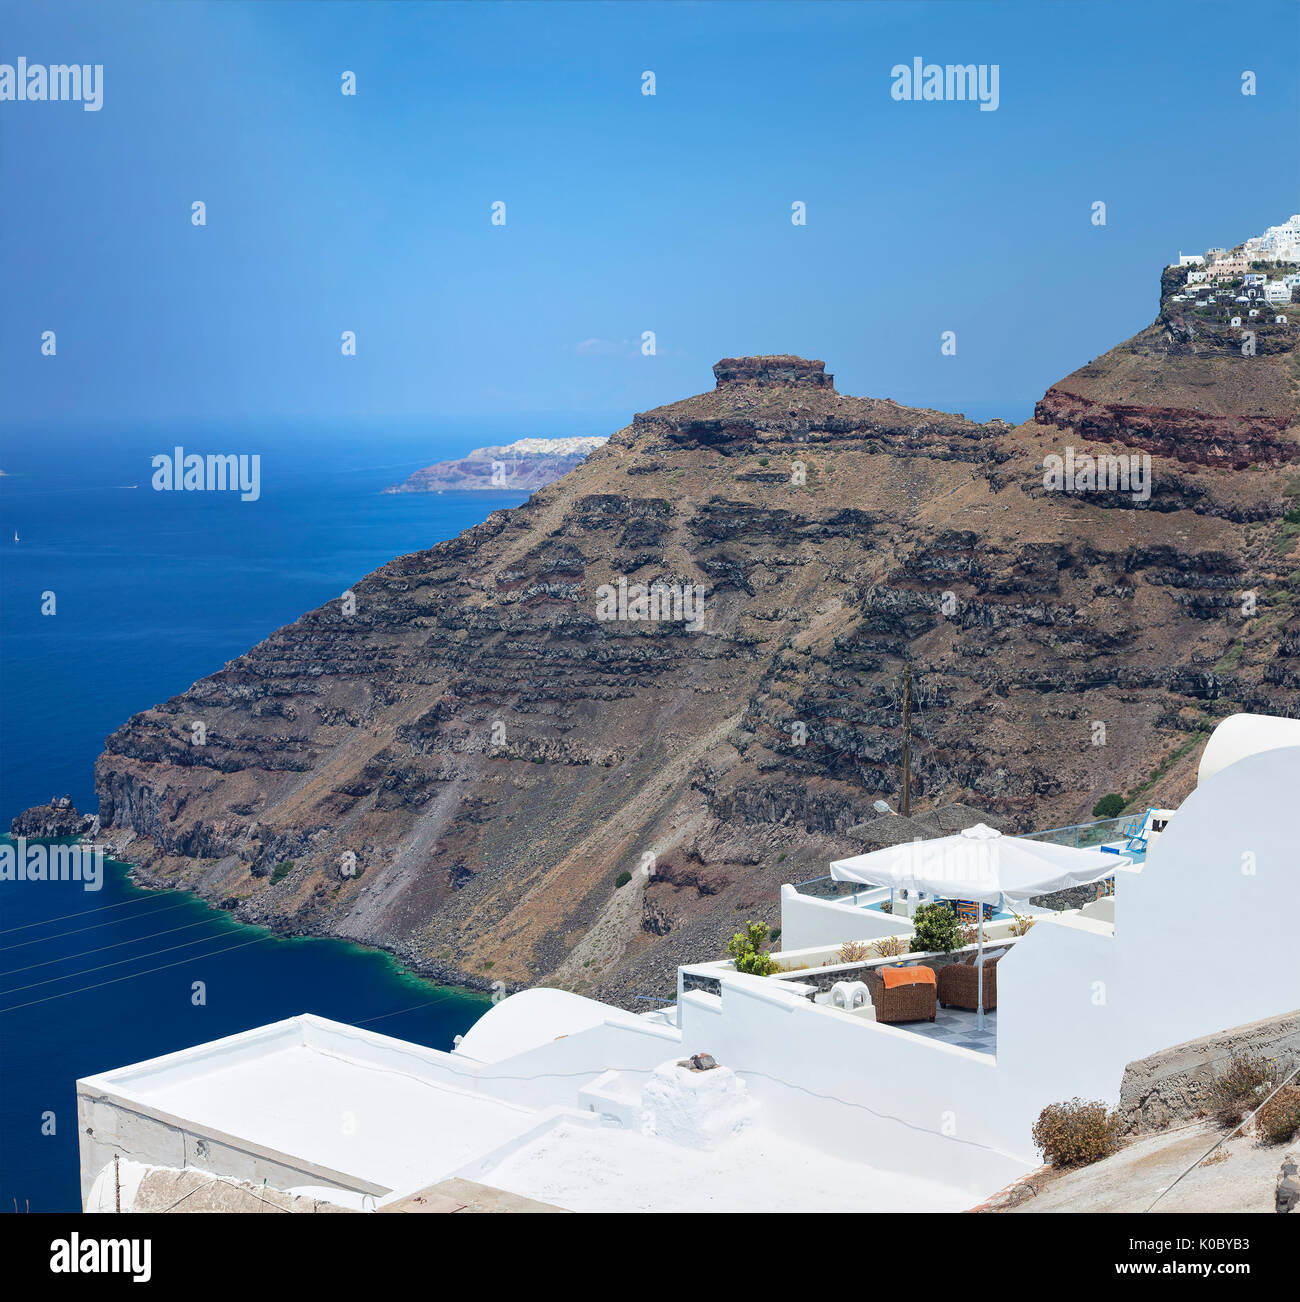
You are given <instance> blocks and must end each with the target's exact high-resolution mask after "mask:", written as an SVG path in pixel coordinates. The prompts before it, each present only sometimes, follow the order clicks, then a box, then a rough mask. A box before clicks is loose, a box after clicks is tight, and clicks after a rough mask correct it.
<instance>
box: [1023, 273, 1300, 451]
mask: <svg viewBox="0 0 1300 1302" xmlns="http://www.w3.org/2000/svg"><path fill="white" fill-rule="evenodd" d="M1188 271H1189V268H1187V267H1167V268H1166V269H1165V272H1164V275H1163V277H1162V278H1161V283H1160V294H1161V301H1160V318H1159V320H1158V321H1157V322H1156V323H1155V324H1154V325H1152V326H1150V327H1148V329H1146V330H1143V331H1141V332H1140V333H1139V334H1137V335H1135V336H1134V337H1133V338H1132V339H1129V340H1127V341H1125V342H1124V343H1122V344H1120V345H1119V346H1118V347H1117V348H1113V349H1112V350H1111V351H1110V352H1109V353H1107V354H1105V356H1103V357H1099V358H1098V359H1097V360H1096V361H1094V362H1091V363H1089V364H1088V365H1087V366H1083V367H1080V368H1079V370H1077V371H1075V372H1074V374H1072V375H1067V376H1066V377H1065V379H1063V380H1061V381H1060V382H1059V383H1058V384H1054V385H1052V387H1051V388H1050V389H1048V391H1047V393H1046V394H1044V396H1043V399H1042V401H1041V402H1039V403H1038V405H1037V407H1035V409H1034V420H1035V421H1037V422H1038V423H1040V424H1043V425H1056V426H1059V427H1062V428H1064V429H1069V430H1071V431H1073V432H1075V433H1077V434H1078V435H1080V436H1081V437H1084V438H1089V439H1100V440H1103V441H1106V442H1115V443H1119V444H1121V445H1123V446H1124V447H1126V448H1128V449H1131V450H1137V451H1144V452H1148V453H1150V454H1151V455H1153V456H1160V457H1168V458H1172V459H1174V460H1178V461H1184V462H1193V463H1196V464H1199V465H1204V466H1226V467H1229V468H1231V469H1235V470H1241V469H1245V468H1247V467H1249V466H1253V465H1270V466H1280V465H1283V464H1285V463H1287V462H1290V461H1296V460H1300V440H1297V438H1296V437H1295V433H1294V428H1293V427H1294V425H1295V424H1296V420H1297V416H1298V415H1300V404H1298V403H1297V397H1296V391H1297V387H1298V386H1297V380H1300V368H1297V351H1296V350H1297V343H1298V341H1300V314H1298V313H1296V312H1289V313H1286V312H1284V313H1281V314H1280V315H1285V316H1287V317H1288V320H1287V321H1286V322H1284V323H1278V322H1274V321H1273V320H1272V317H1273V316H1274V315H1279V314H1277V313H1273V312H1269V313H1268V314H1267V315H1262V316H1260V317H1259V318H1254V319H1252V318H1248V317H1246V316H1245V315H1244V313H1243V315H1242V316H1241V317H1240V319H1242V320H1245V321H1247V322H1248V326H1249V328H1248V329H1245V328H1242V327H1233V326H1231V325H1230V324H1229V321H1230V320H1231V318H1230V317H1226V311H1227V309H1225V312H1224V313H1221V314H1220V317H1219V318H1214V317H1207V316H1205V315H1204V312H1205V309H1200V310H1198V309H1197V307H1196V304H1195V303H1194V302H1189V301H1186V300H1184V302H1182V303H1179V302H1178V301H1177V300H1178V297H1179V292H1180V291H1182V290H1184V289H1186V288H1187V285H1186V281H1187V275H1188ZM1228 292H1229V293H1234V292H1235V291H1231V290H1230V291H1228ZM1260 302H1261V304H1262V300H1260ZM1233 310H1236V311H1239V312H1241V311H1242V309H1233ZM1225 318H1226V319H1225ZM1288 429H1291V431H1292V432H1291V433H1290V435H1288V433H1287V431H1288Z"/></svg>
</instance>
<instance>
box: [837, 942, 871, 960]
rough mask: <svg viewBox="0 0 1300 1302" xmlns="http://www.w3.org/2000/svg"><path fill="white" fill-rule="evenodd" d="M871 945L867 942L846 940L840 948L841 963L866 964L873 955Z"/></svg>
mask: <svg viewBox="0 0 1300 1302" xmlns="http://www.w3.org/2000/svg"><path fill="white" fill-rule="evenodd" d="M871 949H872V947H871V945H870V944H869V943H868V942H867V941H865V940H846V941H845V942H844V944H842V945H841V946H840V953H839V960H838V961H839V962H841V963H865V962H866V961H867V959H869V958H870V957H871V956H872V955H871Z"/></svg>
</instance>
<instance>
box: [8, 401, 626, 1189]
mask: <svg viewBox="0 0 1300 1302" xmlns="http://www.w3.org/2000/svg"><path fill="white" fill-rule="evenodd" d="M606 428H609V429H613V428H617V423H616V418H612V419H611V421H610V423H609V424H608V426H606ZM589 432H593V431H592V430H591V429H590V426H589V423H576V424H571V423H568V422H566V421H565V420H564V418H562V417H553V418H551V420H550V422H549V423H548V422H546V421H531V422H529V421H526V420H525V421H520V420H518V419H515V420H511V421H510V422H509V423H506V422H501V423H499V424H488V423H486V422H484V423H479V424H477V425H474V426H467V425H464V424H459V425H457V426H454V427H453V426H450V425H449V426H447V427H445V428H440V429H432V430H431V429H429V428H428V427H424V428H413V427H396V428H392V427H389V428H380V429H375V428H348V429H339V430H329V431H323V432H322V431H321V430H319V429H318V428H313V429H311V430H306V429H303V430H296V429H292V428H276V429H270V430H267V429H255V428H215V427H214V428H209V429H199V430H185V431H179V432H178V431H176V430H174V429H169V430H165V431H158V430H155V431H148V430H139V429H120V428H113V429H103V430H97V431H94V432H93V433H87V432H85V431H75V430H73V431H69V430H25V431H12V430H11V431H9V432H7V434H6V438H5V442H4V445H3V446H0V469H3V470H4V471H5V472H6V473H5V476H4V477H3V478H0V825H2V826H3V827H5V828H7V827H8V823H9V820H10V818H12V816H13V815H14V814H16V813H17V812H18V811H19V810H21V809H24V808H26V807H27V806H28V805H32V804H36V803H40V802H43V801H46V800H49V799H50V798H51V797H52V796H55V795H62V794H64V793H68V794H70V795H71V796H72V797H73V800H74V802H75V803H76V805H77V807H78V809H80V810H81V811H83V812H87V811H91V812H93V811H94V810H95V808H96V802H95V799H94V794H93V777H92V774H93V767H94V761H95V758H96V756H97V755H98V754H99V752H100V750H101V749H102V747H103V741H104V738H105V737H106V736H107V735H108V734H109V733H110V732H111V731H113V729H114V728H116V727H117V726H118V725H119V724H120V723H122V722H124V721H125V720H126V719H127V718H128V717H129V716H130V715H131V714H133V713H134V712H135V711H137V710H140V709H144V708H146V707H148V706H150V705H153V704H155V703H157V702H160V701H163V700H165V699H167V698H168V697H169V696H172V695H175V694H176V693H178V692H181V691H184V690H185V689H186V688H187V687H188V686H189V685H190V684H191V683H192V682H193V681H194V680H195V679H197V678H200V677H202V676H204V675H205V674H210V673H213V672H214V671H216V670H218V669H220V668H221V667H222V665H223V664H224V663H225V662H226V661H227V660H229V659H231V658H232V657H234V656H236V655H238V654H240V653H241V652H242V651H244V650H246V649H247V648H248V647H250V646H251V645H253V643H255V642H257V641H259V640H260V639H261V638H263V637H265V636H266V635H267V634H268V633H270V632H272V631H273V630H275V629H276V628H278V627H280V626H281V625H283V624H286V623H288V622H290V621H292V620H293V619H295V618H296V617H297V616H298V615H299V614H301V613H302V612H303V611H306V610H309V609H312V608H313V607H315V606H318V605H320V604H321V603H322V602H324V601H326V600H328V599H330V598H331V597H336V596H338V595H339V593H341V592H342V591H344V590H345V589H346V588H347V587H348V586H349V585H350V584H351V583H353V582H354V581H355V580H356V579H358V578H360V577H361V576H362V575H364V574H366V573H367V572H369V571H370V570H373V569H375V568H376V567H377V566H379V565H382V564H384V563H385V562H387V561H389V560H391V559H392V558H393V557H395V556H398V555H401V554H403V553H406V552H411V551H416V550H419V549H421V548H424V547H428V546H430V545H432V544H433V543H435V542H438V541H440V540H442V539H446V538H450V537H454V536H455V535H456V534H457V533H459V532H460V531H461V530H463V529H465V528H467V527H469V526H470V525H473V524H476V523H478V522H479V521H481V520H483V519H484V518H485V517H486V516H487V515H488V514H489V513H490V512H491V511H493V510H495V509H497V508H499V507H503V506H514V505H516V504H517V503H518V502H519V501H520V500H521V499H520V497H519V495H517V494H510V495H505V494H503V495H501V496H500V497H497V496H491V497H489V496H488V495H485V494H477V493H473V494H471V493H465V494H455V493H448V494H442V495H423V494H421V495H410V494H407V495H383V494H382V493H381V491H380V490H382V489H383V488H384V487H385V486H386V485H388V484H391V483H394V482H397V481H399V480H401V479H403V478H405V477H406V475H408V474H409V473H410V472H411V471H412V470H415V469H417V468H418V467H420V466H422V465H427V464H429V463H430V462H431V461H435V460H439V459H442V458H443V457H448V456H453V455H457V454H459V453H463V452H465V451H468V450H469V449H470V448H472V447H476V446H481V445H483V444H488V443H501V442H509V441H510V440H512V439H514V438H517V437H520V436H522V435H527V434H546V435H563V434H583V433H589ZM595 432H599V430H597V431H595ZM178 443H179V444H181V445H182V446H183V447H185V448H186V450H189V451H197V452H250V453H251V452H258V453H259V454H260V455H261V484H262V493H261V498H260V500H258V501H257V502H248V503H244V502H240V501H239V500H238V498H237V496H236V495H234V494H218V493H194V492H191V493H162V492H155V491H153V490H152V489H151V487H150V478H151V469H150V464H149V458H150V457H151V456H152V455H154V454H155V453H162V452H168V451H170V449H171V448H172V447H173V446H174V445H176V444H178ZM15 532H16V533H17V534H18V538H19V541H18V542H17V543H15V542H13V536H14V534H15ZM48 594H52V595H53V609H54V613H53V614H50V615H47V614H43V613H42V605H43V604H44V605H45V606H46V607H47V608H48V607H49V603H50V596H49V595H48ZM195 982H202V983H203V987H202V988H203V991H204V1002H202V1003H198V1002H195V997H194V989H195V986H194V983H195ZM486 1007H487V1004H486V1002H485V1000H484V999H483V998H482V997H481V996H478V995H472V994H469V993H467V992H464V991H458V990H448V989H445V988H439V987H437V986H434V985H432V984H430V983H428V982H425V981H422V980H419V979H418V978H415V977H413V976H410V975H409V974H405V973H403V972H402V971H401V970H400V969H399V968H398V966H397V965H396V964H394V963H393V962H392V961H391V960H389V959H388V958H387V957H386V956H384V955H382V954H377V953H373V952H368V951H364V950H361V949H358V948H356V947H353V946H349V945H345V944H341V943H338V942H334V941H326V940H280V939H275V938H272V937H270V936H268V934H267V933H266V932H264V931H262V930H261V929H258V928H251V927H245V926H242V925H240V924H238V923H236V922H234V921H232V920H231V919H230V918H229V917H228V916H227V915H226V914H224V913H222V912H221V911H220V910H217V909H213V908H210V907H209V906H207V905H206V904H204V903H202V902H201V901H199V900H197V899H195V898H194V897H192V896H189V895H186V894H184V893H181V892H156V891H143V890H139V889H137V888H136V887H134V886H132V885H131V883H130V882H129V881H128V880H127V878H126V874H125V869H124V868H123V867H122V866H121V865H114V866H109V867H108V868H107V871H106V877H105V882H104V886H103V889H102V890H100V891H99V892H97V893H90V892H86V891H84V890H83V889H82V888H81V886H80V885H79V884H78V883H60V884H51V883H0V1208H3V1209H4V1210H11V1209H12V1207H13V1205H14V1200H16V1201H17V1205H18V1207H19V1209H22V1208H24V1207H25V1206H27V1205H29V1204H30V1206H31V1209H32V1210H33V1211H38V1210H39V1211H51V1210H74V1209H76V1208H77V1207H79V1205H80V1198H79V1190H78V1171H77V1127H76V1100H75V1081H76V1080H77V1078H78V1077H79V1076H85V1075H88V1074H91V1073H95V1072H100V1071H105V1070H108V1069H110V1068H113V1067H119V1066H123V1065H125V1064H127V1063H132V1062H138V1061H140V1060H142V1059H145V1058H151V1057H155V1056H157V1055H159V1054H163V1053H169V1052H171V1051H173V1050H176V1049H180V1048H184V1047H186V1046H189V1045H193V1044H199V1043H202V1042H203V1041H205V1040H210V1039H213V1038H215V1037H217V1036H222V1035H229V1034H231V1033H233V1032H235V1031H240V1030H244V1029H246V1028H248V1027H250V1026H257V1025H261V1024H264V1023H266V1022H270V1021H274V1020H276V1019H278V1018H282V1017H290V1016H293V1015H294V1014H297V1013H301V1012H312V1013H318V1014H320V1015H321V1016H323V1017H330V1018H337V1019H339V1020H342V1021H347V1022H352V1023H358V1024H362V1025H367V1026H370V1027H372V1028H373V1029H375V1030H378V1031H382V1032H383V1033H385V1034H389V1035H395V1036H399V1037H401V1038H404V1039H409V1040H414V1041H417V1042H419V1043H421V1044H426V1045H430V1046H432V1047H435V1048H443V1049H445V1048H450V1047H451V1041H452V1037H453V1036H454V1035H456V1034H458V1033H460V1032H462V1031H464V1030H465V1029H466V1028H467V1027H468V1026H469V1025H470V1024H471V1023H472V1022H473V1021H474V1020H475V1019H476V1018H477V1017H478V1016H480V1015H481V1013H482V1012H483V1010H484V1009H485V1008H486Z"/></svg>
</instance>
